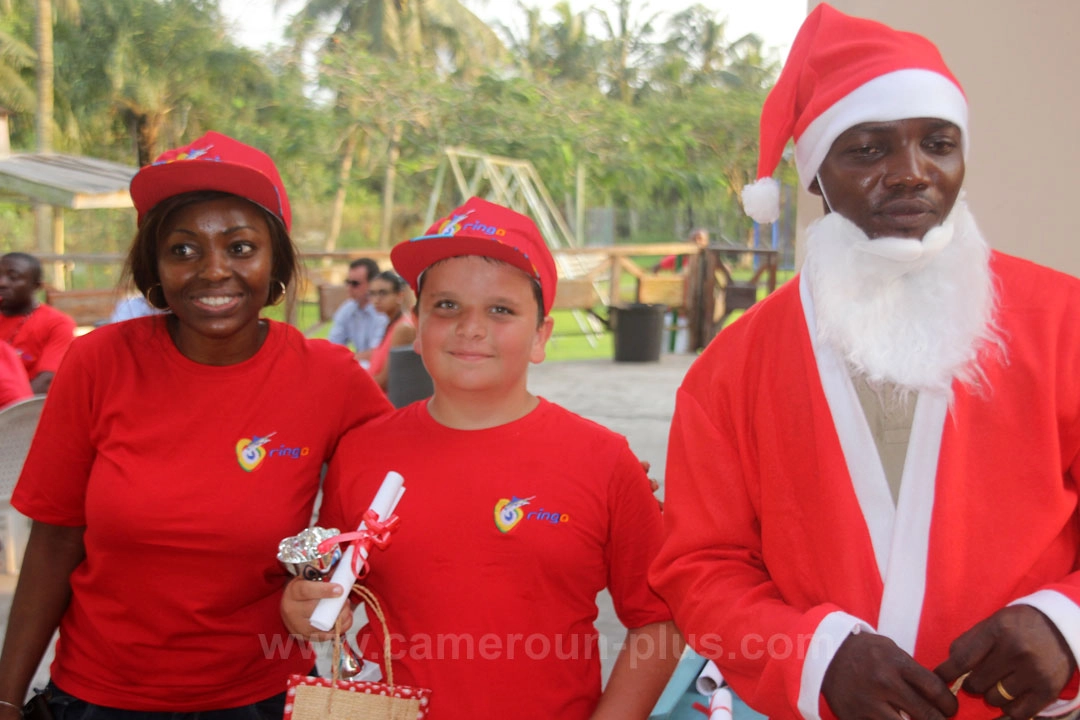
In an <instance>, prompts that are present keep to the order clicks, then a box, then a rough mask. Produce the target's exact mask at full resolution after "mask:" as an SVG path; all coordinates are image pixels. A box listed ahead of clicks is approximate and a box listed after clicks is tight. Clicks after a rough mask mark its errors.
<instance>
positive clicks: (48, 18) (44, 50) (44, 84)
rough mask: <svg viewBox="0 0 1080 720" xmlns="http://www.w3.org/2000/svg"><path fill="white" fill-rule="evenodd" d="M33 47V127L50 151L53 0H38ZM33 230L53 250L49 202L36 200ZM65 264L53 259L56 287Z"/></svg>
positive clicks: (40, 147) (41, 245)
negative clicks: (34, 54)
mask: <svg viewBox="0 0 1080 720" xmlns="http://www.w3.org/2000/svg"><path fill="white" fill-rule="evenodd" d="M34 45H35V46H36V47H35V48H34V49H35V50H36V51H37V112H36V114H35V118H34V131H35V134H36V135H37V151H38V152H39V153H51V152H52V149H53V142H52V141H53V132H52V130H53V27H52V0H38V2H37V18H36V24H35V27H34ZM34 234H35V235H36V236H37V247H38V250H39V251H40V252H42V253H48V252H52V250H53V246H52V245H53V243H52V212H51V210H50V208H49V206H48V205H45V204H42V203H35V204H34ZM63 267H64V266H63V265H62V264H60V263H54V264H53V266H52V268H51V271H50V274H51V279H52V284H53V286H54V287H56V288H63V287H64V271H63Z"/></svg>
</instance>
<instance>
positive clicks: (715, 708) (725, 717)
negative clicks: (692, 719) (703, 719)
mask: <svg viewBox="0 0 1080 720" xmlns="http://www.w3.org/2000/svg"><path fill="white" fill-rule="evenodd" d="M709 720H731V691H730V690H728V689H727V688H726V687H722V688H718V689H717V690H716V692H714V693H713V694H712V697H711V698H710V699H709Z"/></svg>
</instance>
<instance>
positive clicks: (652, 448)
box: [0, 354, 695, 687]
mask: <svg viewBox="0 0 1080 720" xmlns="http://www.w3.org/2000/svg"><path fill="white" fill-rule="evenodd" d="M694 357H695V356H693V355H668V354H665V355H663V356H661V359H660V362H655V363H615V362H611V361H607V360H588V361H569V362H558V363H544V364H541V365H537V366H534V367H533V368H531V370H530V373H529V388H530V390H531V391H532V392H533V393H534V394H537V395H540V396H542V397H544V398H546V399H548V400H550V401H552V402H555V403H558V404H560V405H562V406H563V407H566V408H568V409H569V410H572V411H574V412H576V413H578V414H579V415H583V416H584V417H586V418H588V419H590V420H593V421H595V422H598V423H600V424H602V425H606V426H607V427H609V428H611V429H612V430H615V431H616V432H618V433H621V434H622V435H625V436H626V438H627V439H628V440H629V442H630V447H631V448H632V449H633V450H634V452H635V453H636V454H637V455H638V457H639V458H640V459H642V460H647V461H649V462H650V463H651V464H652V470H651V472H650V473H649V474H650V476H651V477H653V478H656V479H657V480H659V481H660V482H661V489H660V492H659V493H658V494H659V496H660V497H662V496H663V478H664V462H665V459H666V456H667V438H668V426H669V424H670V422H671V416H672V413H673V411H674V407H675V390H676V389H677V388H678V386H679V384H680V382H681V381H682V378H683V375H684V374H685V373H686V370H687V369H688V368H689V367H690V363H691V362H693V360H694ZM17 580H18V576H16V575H2V574H0V632H2V629H4V628H6V627H7V617H8V611H9V609H10V606H11V598H12V594H13V592H14V589H15V584H16V582H17ZM597 604H598V606H599V608H600V616H599V618H598V620H597V627H598V629H599V631H600V635H601V651H602V652H601V657H602V658H603V665H604V677H605V678H606V677H607V676H608V674H609V673H610V671H611V665H612V664H613V663H614V660H615V656H616V655H617V654H618V648H619V643H620V642H621V641H622V638H623V636H624V634H625V629H624V628H623V627H622V625H621V624H620V623H619V621H618V619H617V618H616V617H615V612H614V610H613V608H612V605H611V599H610V597H608V595H607V593H606V592H605V593H601V595H600V596H599V597H598V598H597ZM51 658H52V651H51V649H50V651H49V653H48V654H47V655H46V657H45V658H44V659H43V660H42V664H41V666H40V667H39V669H38V673H37V675H36V677H35V680H34V683H33V686H34V687H41V686H43V685H44V684H45V683H46V682H47V681H48V664H49V662H51ZM325 667H326V664H325V659H324V660H323V661H322V662H321V663H320V668H325Z"/></svg>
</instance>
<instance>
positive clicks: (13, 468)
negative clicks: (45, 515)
mask: <svg viewBox="0 0 1080 720" xmlns="http://www.w3.org/2000/svg"><path fill="white" fill-rule="evenodd" d="M44 403H45V396H44V395H35V396H34V397H32V398H29V399H27V400H23V401H21V402H17V403H14V404H12V405H8V406H7V407H6V408H4V409H3V410H0V543H2V546H0V547H2V550H3V559H4V572H5V573H8V574H9V575H10V574H14V573H17V572H18V571H19V565H20V564H21V563H22V553H23V550H24V549H25V548H26V539H27V537H28V536H29V534H30V521H29V520H28V519H27V518H26V517H25V516H23V515H22V514H20V513H19V511H18V510H16V509H15V508H13V507H11V493H12V492H13V491H14V490H15V483H16V481H18V479H19V473H20V472H22V466H23V462H24V461H25V460H26V454H27V453H28V452H29V451H30V441H31V440H32V439H33V437H34V431H35V430H36V429H37V423H38V418H39V417H40V416H41V406H42V405H43V404H44Z"/></svg>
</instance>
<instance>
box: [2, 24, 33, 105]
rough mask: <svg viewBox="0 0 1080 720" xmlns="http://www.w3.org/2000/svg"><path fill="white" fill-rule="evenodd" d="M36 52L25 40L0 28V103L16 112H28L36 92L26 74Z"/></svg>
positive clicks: (31, 65)
mask: <svg viewBox="0 0 1080 720" xmlns="http://www.w3.org/2000/svg"><path fill="white" fill-rule="evenodd" d="M36 59H37V54H36V53H35V52H34V49H33V48H32V47H30V46H29V45H27V44H26V43H25V42H23V41H22V40H20V39H19V38H17V37H15V36H14V35H13V34H11V33H10V32H8V31H6V30H4V29H0V105H2V106H4V107H6V108H7V109H8V110H10V111H12V112H16V113H21V112H29V111H30V109H31V108H33V107H34V100H35V97H36V94H35V92H34V88H33V86H32V85H31V84H30V83H29V82H27V80H26V75H25V73H27V72H28V71H29V70H30V68H32V67H34V61H35V60H36Z"/></svg>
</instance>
